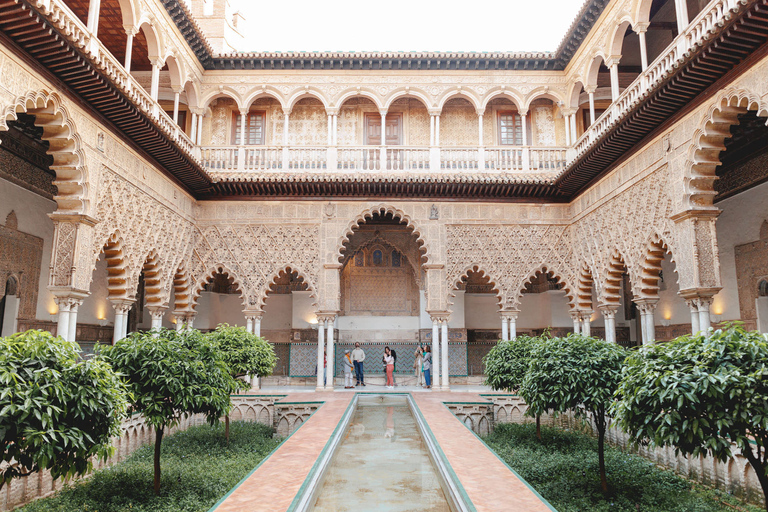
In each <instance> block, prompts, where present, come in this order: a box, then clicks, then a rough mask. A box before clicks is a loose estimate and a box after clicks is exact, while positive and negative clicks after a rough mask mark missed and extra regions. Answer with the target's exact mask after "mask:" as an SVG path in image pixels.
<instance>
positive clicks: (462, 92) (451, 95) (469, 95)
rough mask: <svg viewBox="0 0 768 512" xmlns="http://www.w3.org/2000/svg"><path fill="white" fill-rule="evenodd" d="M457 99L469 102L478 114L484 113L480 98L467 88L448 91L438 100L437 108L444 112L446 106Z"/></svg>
mask: <svg viewBox="0 0 768 512" xmlns="http://www.w3.org/2000/svg"><path fill="white" fill-rule="evenodd" d="M455 98H464V99H465V100H467V101H469V103H471V104H472V106H473V107H475V110H476V111H478V112H482V111H483V110H484V109H483V103H482V101H480V98H478V97H477V96H476V95H475V93H474V92H472V91H470V90H469V89H465V88H461V87H459V88H455V89H448V90H447V91H446V92H445V93H443V95H442V96H440V98H439V99H438V100H437V108H438V109H439V110H440V111H441V112H442V110H443V107H445V104H446V103H447V102H448V101H449V100H452V99H455Z"/></svg>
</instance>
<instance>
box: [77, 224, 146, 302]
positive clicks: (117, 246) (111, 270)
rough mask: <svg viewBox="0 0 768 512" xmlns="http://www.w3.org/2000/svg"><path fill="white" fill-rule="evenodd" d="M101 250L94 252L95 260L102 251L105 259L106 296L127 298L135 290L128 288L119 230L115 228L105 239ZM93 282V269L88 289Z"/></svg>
mask: <svg viewBox="0 0 768 512" xmlns="http://www.w3.org/2000/svg"><path fill="white" fill-rule="evenodd" d="M101 247H102V248H101V250H100V251H99V252H98V253H97V254H96V261H98V258H99V256H100V255H101V254H102V253H104V259H105V260H106V261H107V298H108V299H109V300H118V299H129V298H130V297H131V296H132V295H133V293H134V292H135V290H129V289H128V288H129V287H128V283H129V279H128V278H129V276H128V262H127V256H126V254H125V241H124V239H123V237H122V235H121V234H120V231H119V230H115V231H113V232H112V234H111V235H109V237H108V238H107V239H106V240H105V242H104V243H103V244H102V246H101ZM96 261H94V262H93V263H92V265H91V269H95V268H96ZM92 283H93V271H91V277H90V280H89V281H88V289H90V288H91V284H92Z"/></svg>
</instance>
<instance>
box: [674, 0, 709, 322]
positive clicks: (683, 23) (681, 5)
mask: <svg viewBox="0 0 768 512" xmlns="http://www.w3.org/2000/svg"><path fill="white" fill-rule="evenodd" d="M675 17H676V18H677V33H678V34H682V33H683V32H684V31H685V29H686V28H688V23H689V21H688V3H687V2H686V0H675ZM702 330H703V329H702Z"/></svg>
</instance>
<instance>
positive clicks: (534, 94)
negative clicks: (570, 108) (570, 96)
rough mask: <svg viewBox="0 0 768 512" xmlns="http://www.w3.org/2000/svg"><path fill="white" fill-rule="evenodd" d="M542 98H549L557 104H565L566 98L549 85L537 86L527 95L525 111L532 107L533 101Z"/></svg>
mask: <svg viewBox="0 0 768 512" xmlns="http://www.w3.org/2000/svg"><path fill="white" fill-rule="evenodd" d="M540 99H548V100H550V101H552V103H554V104H555V105H563V104H564V103H565V100H564V98H563V97H562V96H560V95H559V94H558V92H557V91H553V90H552V89H550V88H549V87H537V88H536V89H534V90H533V91H531V92H530V93H528V95H527V96H526V97H525V102H524V103H523V105H524V106H523V111H525V112H528V110H529V109H530V108H531V103H533V102H534V101H535V100H540Z"/></svg>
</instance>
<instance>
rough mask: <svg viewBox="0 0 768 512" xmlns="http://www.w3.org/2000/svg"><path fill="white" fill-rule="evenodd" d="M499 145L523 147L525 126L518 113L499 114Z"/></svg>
mask: <svg viewBox="0 0 768 512" xmlns="http://www.w3.org/2000/svg"><path fill="white" fill-rule="evenodd" d="M499 144H501V145H510V146H522V145H523V125H522V123H521V119H520V115H519V114H518V113H517V112H514V111H507V112H499Z"/></svg>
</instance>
